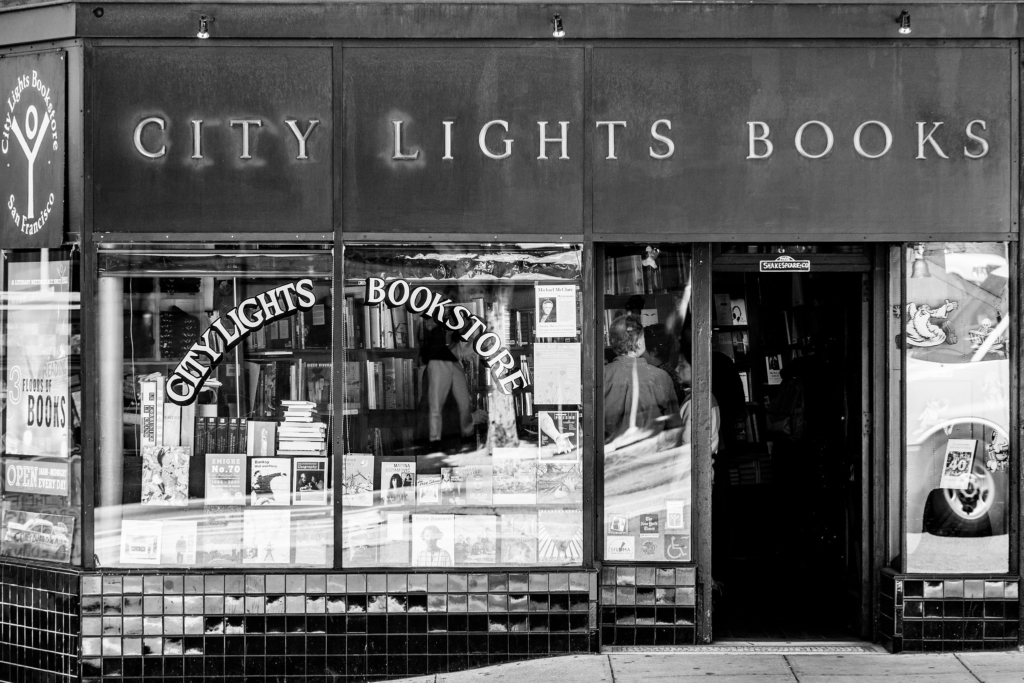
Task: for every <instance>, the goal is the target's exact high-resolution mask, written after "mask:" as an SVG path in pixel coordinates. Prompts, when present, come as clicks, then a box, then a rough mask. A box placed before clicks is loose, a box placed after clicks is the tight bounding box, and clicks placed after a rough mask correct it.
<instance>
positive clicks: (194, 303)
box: [95, 245, 334, 568]
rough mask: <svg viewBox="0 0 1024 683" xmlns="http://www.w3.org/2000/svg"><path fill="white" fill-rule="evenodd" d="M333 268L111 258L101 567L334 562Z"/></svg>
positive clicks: (105, 317) (296, 255) (327, 255)
mask: <svg viewBox="0 0 1024 683" xmlns="http://www.w3.org/2000/svg"><path fill="white" fill-rule="evenodd" d="M332 264H333V257H332V254H331V251H330V250H329V249H327V248H323V247H308V248H299V247H294V246H293V247H289V248H275V247H273V246H261V247H250V248H246V247H244V246H242V247H239V246H238V245H232V246H231V247H221V246H216V245H207V246H206V248H202V249H185V248H178V249H175V248H170V247H168V248H166V249H146V248H130V247H118V246H111V247H108V248H106V249H104V250H102V251H101V252H100V255H99V269H100V279H99V283H98V292H99V301H98V308H99V316H100V324H99V327H100V329H101V330H102V333H101V335H100V338H99V346H100V349H99V355H100V367H99V371H100V386H99V418H100V447H99V462H98V466H99V476H100V486H99V491H98V495H97V497H98V500H97V508H96V550H95V552H96V558H97V562H98V564H99V566H161V567H210V566H217V567H235V568H242V567H248V566H285V565H291V566H329V565H330V564H332V563H333V559H334V558H333V551H332V545H333V544H332V541H333V538H334V531H333V529H334V525H333V495H334V490H333V486H332V481H333V477H334V472H333V466H332V462H331V457H330V453H331V427H332V424H333V419H332V414H333V401H332V396H333V394H332V390H331V377H332V374H331V346H332V323H333V321H332V317H333V316H332V310H333V305H334V304H333V286H332V280H331V273H332V267H333V266H332ZM203 375H207V376H206V377H205V378H203V377H202V376H203Z"/></svg>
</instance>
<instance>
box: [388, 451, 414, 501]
mask: <svg viewBox="0 0 1024 683" xmlns="http://www.w3.org/2000/svg"><path fill="white" fill-rule="evenodd" d="M380 487H381V488H380V498H381V503H383V504H384V505H415V504H416V463H415V462H389V461H384V462H382V463H381V464H380Z"/></svg>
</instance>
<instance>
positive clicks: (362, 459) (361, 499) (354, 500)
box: [341, 453, 373, 507]
mask: <svg viewBox="0 0 1024 683" xmlns="http://www.w3.org/2000/svg"><path fill="white" fill-rule="evenodd" d="M341 504H342V505H347V506H350V507H372V506H373V456H372V455H370V454H369V453H353V454H351V455H345V456H342V459H341Z"/></svg>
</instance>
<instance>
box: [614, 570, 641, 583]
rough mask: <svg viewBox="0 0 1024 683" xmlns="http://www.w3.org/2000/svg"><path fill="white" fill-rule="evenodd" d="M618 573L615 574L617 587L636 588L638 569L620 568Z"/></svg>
mask: <svg viewBox="0 0 1024 683" xmlns="http://www.w3.org/2000/svg"><path fill="white" fill-rule="evenodd" d="M617 569H618V571H616V573H615V585H617V586H635V585H636V568H635V567H618V568H617Z"/></svg>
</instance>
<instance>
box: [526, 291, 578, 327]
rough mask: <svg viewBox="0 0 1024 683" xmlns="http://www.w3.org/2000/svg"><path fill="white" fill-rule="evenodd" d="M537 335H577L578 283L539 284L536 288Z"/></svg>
mask: <svg viewBox="0 0 1024 683" xmlns="http://www.w3.org/2000/svg"><path fill="white" fill-rule="evenodd" d="M534 296H535V302H536V316H537V332H536V336H537V337H541V338H551V337H573V338H575V337H576V285H537V286H536V287H535V288H534Z"/></svg>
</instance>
